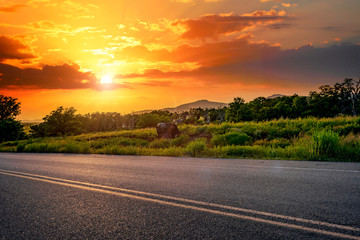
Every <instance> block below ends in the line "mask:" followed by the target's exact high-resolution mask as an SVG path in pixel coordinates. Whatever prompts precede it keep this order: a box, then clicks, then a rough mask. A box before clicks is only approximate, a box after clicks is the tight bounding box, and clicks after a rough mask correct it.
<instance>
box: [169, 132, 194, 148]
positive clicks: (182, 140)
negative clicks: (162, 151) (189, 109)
mask: <svg viewBox="0 0 360 240" xmlns="http://www.w3.org/2000/svg"><path fill="white" fill-rule="evenodd" d="M189 141H190V137H189V136H188V135H185V134H182V135H180V136H179V137H177V138H174V139H172V140H171V141H170V145H171V146H175V147H180V146H185V145H186V144H187V143H188V142H189Z"/></svg>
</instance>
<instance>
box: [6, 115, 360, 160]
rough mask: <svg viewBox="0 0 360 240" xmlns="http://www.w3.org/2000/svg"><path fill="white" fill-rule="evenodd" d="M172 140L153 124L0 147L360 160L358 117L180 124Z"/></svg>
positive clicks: (359, 122)
mask: <svg viewBox="0 0 360 240" xmlns="http://www.w3.org/2000/svg"><path fill="white" fill-rule="evenodd" d="M179 129H180V132H181V135H180V136H179V137H177V138H175V139H171V140H168V139H158V138H157V134H156V130H155V128H150V129H136V130H122V131H113V132H98V133H89V134H82V135H77V136H68V137H47V138H32V139H27V140H20V141H12V142H5V143H2V144H0V151H8V152H36V153H94V154H118V155H156V156H190V157H217V158H260V159H294V160H318V161H352V162H359V161H360V117H337V118H324V119H316V118H306V119H296V120H288V119H280V120H274V121H266V122H243V123H223V124H209V125H201V126H195V125H180V126H179Z"/></svg>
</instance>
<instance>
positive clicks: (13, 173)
mask: <svg viewBox="0 0 360 240" xmlns="http://www.w3.org/2000/svg"><path fill="white" fill-rule="evenodd" d="M0 174H3V175H9V176H15V177H20V178H25V179H31V180H36V181H42V182H47V183H52V184H58V185H63V186H68V187H73V188H79V189H83V190H89V191H94V192H101V193H106V194H111V195H116V196H121V197H127V198H133V199H138V200H143V201H149V202H155V203H158V204H164V205H169V206H175V207H181V208H185V209H192V210H197V211H202V212H208V213H213V214H218V215H222V216H230V217H235V218H240V219H245V220H251V221H256V222H261V223H267V224H272V225H277V226H282V227H287V228H294V229H299V230H304V231H309V232H315V233H320V234H325V235H330V236H335V237H341V238H348V239H356V240H360V237H357V236H352V235H347V234H342V233H337V232H332V231H327V230H320V229H317V228H311V227H304V226H300V225H296V224H288V223H283V222H278V221H273V220H267V219H262V218H258V217H252V216H247V215H241V214H238V213H229V212H223V211H220V210H213V209H207V208H204V207H196V206H191V205H185V204H181V203H174V202H168V201H166V200H160V199H154V198H151V197H160V198H164V199H168V200H176V201H182V202H184V203H193V204H198V205H202V206H206V207H216V208H222V209H228V210H234V211H239V212H245V213H253V214H258V215H264V216H270V217H275V218H282V219H286V220H293V221H297V222H302V223H310V224H314V225H322V226H327V227H332V228H337V229H343V230H350V231H360V229H359V228H354V227H350V226H344V225H338V224H332V223H327V222H321V221H314V220H308V219H303V218H296V217H291V216H285V215H279V214H273V213H267V212H262V211H256V210H251V209H244V208H237V207H231V206H226V205H221V204H215V203H207V202H201V201H196V200H190V199H184V198H177V197H171V196H165V195H160V194H153V193H147V192H141V191H135V190H129V189H123V188H116V187H109V186H103V185H99V184H92V183H86V182H79V181H73V180H67V179H61V178H53V177H48V176H42V175H37V174H30V173H23V172H16V171H8V170H3V169H0ZM99 188H102V189H99ZM105 189H109V190H105ZM111 190H112V191H111ZM114 190H116V191H123V192H128V193H134V194H141V195H146V196H148V197H145V196H137V195H131V194H127V193H120V192H115V191H114Z"/></svg>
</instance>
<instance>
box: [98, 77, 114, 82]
mask: <svg viewBox="0 0 360 240" xmlns="http://www.w3.org/2000/svg"><path fill="white" fill-rule="evenodd" d="M112 82H113V81H112V77H111V76H103V77H102V78H101V80H100V83H101V84H110V83H112Z"/></svg>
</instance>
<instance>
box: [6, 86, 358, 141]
mask: <svg viewBox="0 0 360 240" xmlns="http://www.w3.org/2000/svg"><path fill="white" fill-rule="evenodd" d="M319 90H320V91H318V92H316V91H313V92H310V93H309V96H298V95H296V94H295V95H293V96H281V97H276V98H265V97H258V98H255V99H254V100H252V101H250V102H248V103H246V102H245V100H244V99H243V98H241V97H236V98H234V101H233V102H231V103H229V105H228V106H227V107H223V108H218V109H215V108H212V109H203V108H195V109H191V110H189V111H184V112H179V113H178V112H175V113H172V112H169V111H163V110H155V111H152V112H150V113H144V114H125V115H122V114H120V113H116V112H102V113H99V112H95V113H87V114H77V113H76V112H77V111H76V109H75V108H73V107H70V108H64V107H58V108H57V109H55V110H54V111H52V112H51V113H50V114H49V115H47V116H45V117H44V118H43V122H42V123H40V124H38V125H34V126H31V127H30V128H31V137H47V136H66V135H76V134H81V133H88V132H102V131H114V130H120V129H135V128H149V127H155V126H156V125H157V124H158V123H159V122H171V121H173V122H175V123H177V124H199V125H200V124H209V123H222V122H241V121H266V120H272V119H278V118H290V119H294V118H303V117H310V116H313V117H318V118H321V117H335V116H339V115H352V116H357V115H359V113H360V103H359V101H360V99H359V94H360V80H358V81H356V80H353V79H345V80H344V81H343V82H342V83H336V84H335V85H333V86H329V85H324V86H321V87H320V88H319ZM0 108H1V109H0V110H1V111H0V142H2V141H9V140H16V139H22V138H24V137H25V134H24V131H23V126H22V125H21V123H20V122H19V121H17V120H15V117H16V116H17V115H18V114H20V103H18V102H17V99H15V98H11V97H5V96H2V95H0Z"/></svg>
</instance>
